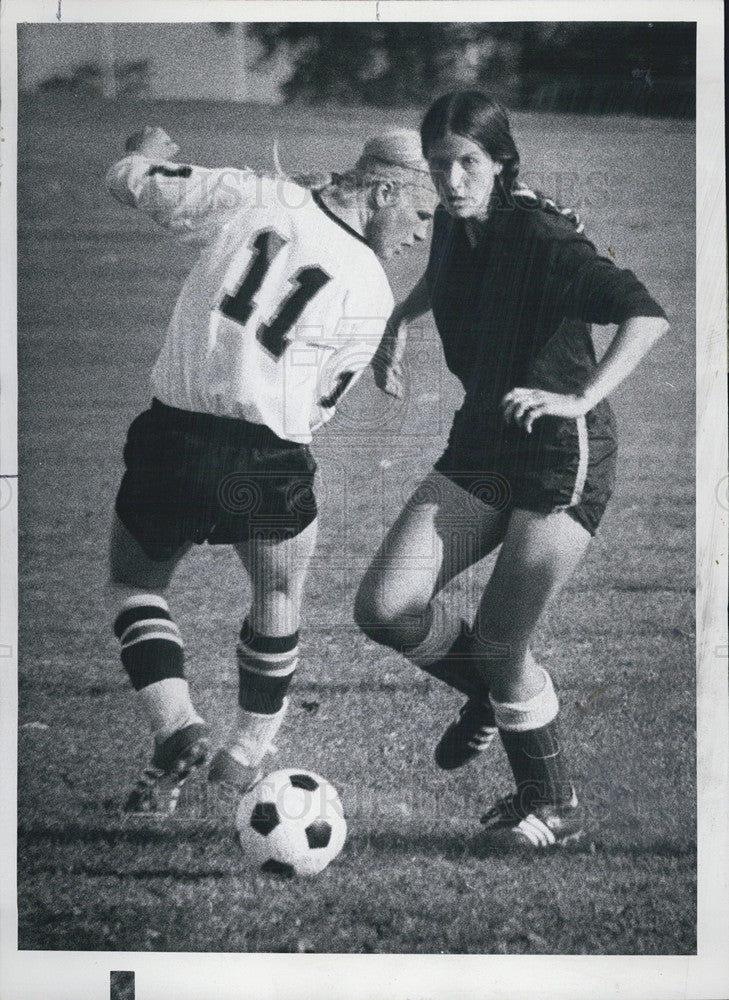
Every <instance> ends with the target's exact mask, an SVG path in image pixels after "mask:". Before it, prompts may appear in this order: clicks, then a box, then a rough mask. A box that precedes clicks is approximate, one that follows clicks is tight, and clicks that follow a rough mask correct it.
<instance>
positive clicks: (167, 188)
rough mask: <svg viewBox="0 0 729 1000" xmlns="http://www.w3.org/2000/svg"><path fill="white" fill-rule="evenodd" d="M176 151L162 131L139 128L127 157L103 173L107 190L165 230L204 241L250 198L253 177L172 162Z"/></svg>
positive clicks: (129, 142) (244, 172)
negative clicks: (200, 238)
mask: <svg viewBox="0 0 729 1000" xmlns="http://www.w3.org/2000/svg"><path fill="white" fill-rule="evenodd" d="M178 151H179V147H178V145H177V143H175V142H174V141H173V140H172V139H171V138H170V137H169V136H168V135H167V133H166V132H165V131H164V130H163V129H161V128H157V127H150V126H147V127H145V128H144V129H143V130H142V131H141V132H136V133H135V134H134V135H132V136H130V137H129V139H127V142H126V153H127V155H126V156H125V157H124V158H123V159H121V160H119V162H118V163H115V164H114V165H113V166H112V167H111V169H110V170H109V171H108V173H107V175H106V185H107V189H108V191H109V192H110V194H112V195H113V196H114V197H115V198H116V199H117V201H120V202H121V203H122V204H124V205H129V206H131V207H133V208H138V209H140V210H141V211H143V212H144V213H145V214H147V215H149V216H150V218H152V219H153V220H154V221H155V222H157V223H158V224H159V225H161V226H163V227H165V228H166V229H170V230H172V231H173V232H176V233H178V234H180V235H182V236H183V237H185V236H187V237H195V236H197V237H202V238H204V237H206V236H208V235H210V233H211V231H215V230H216V229H217V228H218V227H219V226H220V225H222V224H223V223H224V222H225V221H226V219H227V218H228V217H229V215H230V213H232V212H233V211H235V210H236V209H237V208H238V207H239V206H240V205H241V204H242V202H243V201H244V200H245V199H249V200H250V199H251V198H252V197H253V196H254V195H255V184H256V175H255V174H254V173H253V171H250V170H235V169H223V170H210V169H207V168H205V167H198V166H194V165H192V164H185V163H182V164H181V163H177V162H175V160H174V157H175V156H176V155H177V153H178Z"/></svg>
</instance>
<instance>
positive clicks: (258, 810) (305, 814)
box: [235, 768, 347, 875]
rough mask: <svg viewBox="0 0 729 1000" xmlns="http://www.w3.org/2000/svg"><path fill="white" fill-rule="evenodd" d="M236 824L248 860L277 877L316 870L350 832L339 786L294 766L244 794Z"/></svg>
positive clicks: (335, 851)
mask: <svg viewBox="0 0 729 1000" xmlns="http://www.w3.org/2000/svg"><path fill="white" fill-rule="evenodd" d="M235 825H236V827H237V828H238V839H239V841H240V846H241V847H242V849H243V854H244V856H245V857H246V859H247V860H248V861H249V863H250V864H252V865H254V866H255V867H257V868H260V869H261V870H262V871H266V872H274V873H276V874H279V875H316V874H318V873H319V872H320V871H323V870H324V868H326V866H327V865H328V864H329V862H330V861H333V860H334V858H336V856H337V855H338V854H339V852H340V851H341V849H342V847H343V846H344V840H345V837H346V835H347V823H346V821H345V819H344V810H343V809H342V803H341V801H340V799H339V796H338V795H337V792H336V789H335V788H334V787H333V786H332V785H330V784H329V782H328V781H326V780H325V779H324V778H321V777H319V775H318V774H313V773H312V772H311V771H301V770H297V769H296V768H287V769H285V770H281V771H274V772H273V773H272V774H269V775H267V776H266V777H265V778H262V779H261V780H260V781H259V782H258V784H256V785H254V786H253V788H251V790H250V791H248V792H246V794H245V795H244V796H243V798H242V799H241V800H240V804H239V806H238V812H237V813H236V817H235Z"/></svg>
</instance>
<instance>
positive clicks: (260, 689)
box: [237, 619, 299, 715]
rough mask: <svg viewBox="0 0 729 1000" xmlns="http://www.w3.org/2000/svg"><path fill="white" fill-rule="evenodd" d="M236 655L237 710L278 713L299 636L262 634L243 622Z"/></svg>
mask: <svg viewBox="0 0 729 1000" xmlns="http://www.w3.org/2000/svg"><path fill="white" fill-rule="evenodd" d="M237 655H238V704H239V705H240V707H241V708H242V709H244V710H245V711H247V712H255V713H256V714H258V715H274V714H275V713H276V712H278V711H280V709H281V707H282V706H283V701H284V696H285V695H286V691H287V690H288V687H289V684H290V683H291V680H292V678H293V676H294V671H295V670H296V665H297V663H298V660H299V633H298V632H293V633H292V634H291V635H281V636H273V635H261V634H260V633H259V632H254V631H253V629H252V628H251V626H250V623H249V622H248V619H246V620H245V621H244V622H243V627H242V628H241V630H240V638H239V640H238V648H237Z"/></svg>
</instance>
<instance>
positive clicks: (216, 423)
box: [116, 399, 317, 560]
mask: <svg viewBox="0 0 729 1000" xmlns="http://www.w3.org/2000/svg"><path fill="white" fill-rule="evenodd" d="M124 463H125V465H126V472H125V473H124V477H123V479H122V482H121V486H120V487H119V493H118V494H117V498H116V512H117V514H118V515H119V518H120V519H121V521H122V523H123V525H124V526H125V528H127V530H128V531H129V532H131V534H132V535H133V536H134V537H135V538H136V540H137V541H138V542H139V544H140V545H141V546H142V548H143V549H144V551H145V552H146V553H147V555H148V556H149V558H150V559H155V560H164V559H168V558H169V557H170V556H171V555H172V553H173V552H175V551H176V550H177V549H178V548H179V547H180V546H182V545H184V544H185V543H186V542H196V543H197V544H201V543H202V542H209V543H210V544H211V545H231V544H234V543H236V542H244V541H248V540H250V539H251V538H254V537H255V538H258V537H267V538H286V537H289V538H291V537H294V536H295V535H297V534H299V532H301V531H303V530H304V528H306V527H307V526H308V525H309V524H311V522H312V521H313V520H314V519H315V518H316V514H317V508H316V498H315V496H314V489H313V481H314V473H315V472H316V462H315V461H314V459H313V457H312V455H311V452H310V450H309V448H308V446H307V445H304V444H295V443H294V442H292V441H284V440H282V439H281V438H279V437H277V436H276V435H275V434H274V433H273V431H272V430H270V429H269V428H268V427H264V426H263V425H260V424H250V423H248V422H247V421H245V420H235V419H231V418H229V417H215V416H212V415H210V414H207V413H192V412H190V411H188V410H178V409H175V408H174V407H171V406H165V405H164V404H163V403H160V402H159V401H158V400H156V399H155V400H153V401H152V406H151V408H150V409H149V410H145V411H144V413H141V414H140V415H139V416H138V417H137V418H136V420H134V421H133V423H132V424H131V426H130V428H129V431H128V432H127V441H126V445H125V446H124Z"/></svg>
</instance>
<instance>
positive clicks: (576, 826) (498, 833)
mask: <svg viewBox="0 0 729 1000" xmlns="http://www.w3.org/2000/svg"><path fill="white" fill-rule="evenodd" d="M583 821H584V817H583V814H582V809H581V807H580V805H579V803H578V801H577V795H576V794H575V790H574V788H573V789H572V795H571V797H570V799H569V801H568V802H562V803H558V804H552V803H543V804H542V805H532V806H523V805H521V804H520V803H519V797H518V795H507V796H505V797H504V798H503V799H499V801H498V802H497V803H496V804H495V805H494V806H493V807H492V808H491V809H489V811H488V812H487V813H486V814H485V815H484V816H482V817H481V822H482V823H483V824H484V826H485V830H484V832H483V834H482V836H481V838H480V845H481V846H482V847H486V848H489V849H491V850H493V851H508V850H514V849H528V850H540V849H545V848H550V847H563V846H564V845H565V844H569V843H575V842H576V841H577V840H579V838H580V837H581V836H582V832H583Z"/></svg>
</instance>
